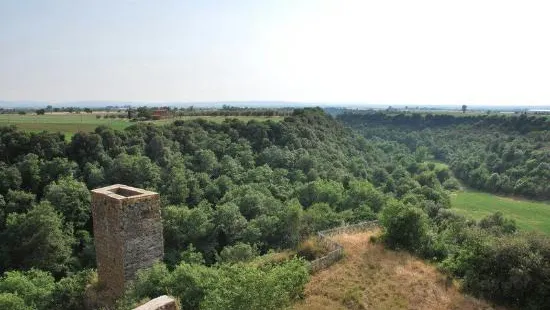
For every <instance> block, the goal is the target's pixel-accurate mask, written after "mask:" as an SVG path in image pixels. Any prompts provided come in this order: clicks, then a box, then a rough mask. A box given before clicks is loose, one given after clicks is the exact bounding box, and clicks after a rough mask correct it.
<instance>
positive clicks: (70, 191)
mask: <svg viewBox="0 0 550 310" xmlns="http://www.w3.org/2000/svg"><path fill="white" fill-rule="evenodd" d="M44 197H45V199H47V200H48V201H49V202H51V204H52V205H53V206H54V208H55V209H56V210H57V211H58V212H60V213H61V214H62V215H63V217H64V219H65V221H66V222H69V223H71V224H72V225H73V227H74V228H75V229H80V228H84V227H85V225H86V223H87V222H88V221H89V220H90V213H91V211H90V203H91V196H90V191H89V190H88V188H86V184H84V183H82V182H79V181H77V180H75V179H73V178H72V177H64V178H61V179H59V180H58V181H56V182H53V183H51V184H50V185H48V186H47V187H46V190H45V195H44Z"/></svg>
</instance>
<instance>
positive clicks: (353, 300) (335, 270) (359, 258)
mask: <svg viewBox="0 0 550 310" xmlns="http://www.w3.org/2000/svg"><path fill="white" fill-rule="evenodd" d="M378 233H379V232H376V231H375V232H365V233H355V234H341V235H337V236H334V237H333V239H334V240H335V241H336V242H338V243H340V244H341V245H342V246H344V250H345V254H346V256H345V257H344V258H343V259H342V260H341V261H340V262H338V263H336V264H335V265H333V266H331V267H330V268H328V269H326V270H323V271H320V272H318V273H316V274H315V275H313V276H312V278H311V281H310V282H309V283H308V285H307V286H306V289H305V298H304V300H302V301H300V302H299V303H297V304H295V306H294V309H296V310H306V309H308V310H309V309H311V310H313V309H315V310H322V309H494V308H493V307H491V306H490V305H489V304H488V303H486V302H484V301H481V300H478V299H475V298H473V297H469V296H466V295H464V294H462V293H460V292H459V291H458V289H457V287H456V286H455V285H454V284H451V285H449V286H448V287H446V284H445V282H446V281H445V280H446V278H445V276H443V275H442V274H441V273H439V272H438V271H437V270H436V268H435V267H434V266H431V265H429V264H426V263H425V262H424V261H422V260H420V259H418V258H415V257H413V256H411V255H410V254H408V253H405V252H396V251H391V250H387V249H385V248H384V246H383V245H381V244H372V243H371V242H370V240H369V239H370V236H372V235H373V234H378Z"/></svg>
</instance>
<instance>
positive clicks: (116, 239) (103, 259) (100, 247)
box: [92, 184, 164, 301]
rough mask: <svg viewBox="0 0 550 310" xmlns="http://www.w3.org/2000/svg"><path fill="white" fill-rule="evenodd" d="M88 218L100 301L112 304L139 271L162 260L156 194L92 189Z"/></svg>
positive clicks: (126, 189)
mask: <svg viewBox="0 0 550 310" xmlns="http://www.w3.org/2000/svg"><path fill="white" fill-rule="evenodd" d="M92 217H93V225H94V243H95V247H96V260H97V271H98V276H99V283H100V284H101V286H102V287H103V288H104V289H103V292H102V295H103V296H102V298H104V299H105V300H109V301H114V300H115V299H116V298H118V297H120V296H122V294H123V293H124V290H125V289H126V286H127V284H128V283H129V282H130V281H132V280H133V279H134V278H135V276H136V273H137V271H138V270H139V269H143V268H148V267H151V266H152V265H153V264H154V263H155V262H156V261H159V260H162V257H163V255H164V245H163V236H162V222H161V214H160V201H159V195H158V194H157V193H154V192H150V191H146V190H143V189H139V188H133V187H129V186H125V185H120V184H116V185H111V186H108V187H104V188H100V189H95V190H93V191H92Z"/></svg>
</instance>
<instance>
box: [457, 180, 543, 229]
mask: <svg viewBox="0 0 550 310" xmlns="http://www.w3.org/2000/svg"><path fill="white" fill-rule="evenodd" d="M451 206H452V210H455V211H456V212H457V213H460V214H464V215H467V216H470V217H473V218H475V219H481V218H483V217H485V216H487V215H490V214H492V213H494V212H497V211H500V212H502V214H503V215H504V216H505V217H507V218H511V219H514V220H515V221H516V224H517V225H518V227H519V228H520V229H523V230H531V231H540V232H543V233H545V234H550V204H547V203H543V202H534V201H528V200H520V199H514V198H508V197H501V196H497V195H493V194H488V193H482V192H476V191H462V192H457V193H453V194H452V196H451Z"/></svg>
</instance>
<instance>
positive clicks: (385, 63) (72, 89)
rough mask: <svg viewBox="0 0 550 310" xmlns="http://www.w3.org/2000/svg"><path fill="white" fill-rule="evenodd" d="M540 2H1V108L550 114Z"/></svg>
mask: <svg viewBox="0 0 550 310" xmlns="http://www.w3.org/2000/svg"><path fill="white" fill-rule="evenodd" d="M547 3H548V2H547V1H529V0H522V1H519V0H517V1H506V0H495V1H484V0H460V1H444V0H434V1H424V0H415V1H411V0H405V1H392V0H376V1H367V0H357V1H346V0H334V1H322V0H304V1H300V0H288V1H285V0H273V1H269V0H249V1H240V0H234V1H230V0H227V1H222V0H219V1H213V0H196V1H183V0H179V1H178V0H174V1H168V0H160V1H153V0H148V1H146V0H133V1H130V0H126V1H123V0H120V1H117V0H86V1H84V0H65V1H54V0H51V1H48V0H0V99H1V100H45V101H54V102H55V101H56V102H59V101H70V100H124V101H155V102H161V101H221V100H235V101H240V100H285V101H306V102H364V103H373V104H413V105H422V104H453V105H455V104H456V105H459V104H470V105H549V104H550V34H549V31H550V18H549V17H548V16H549V14H550V4H547Z"/></svg>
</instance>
